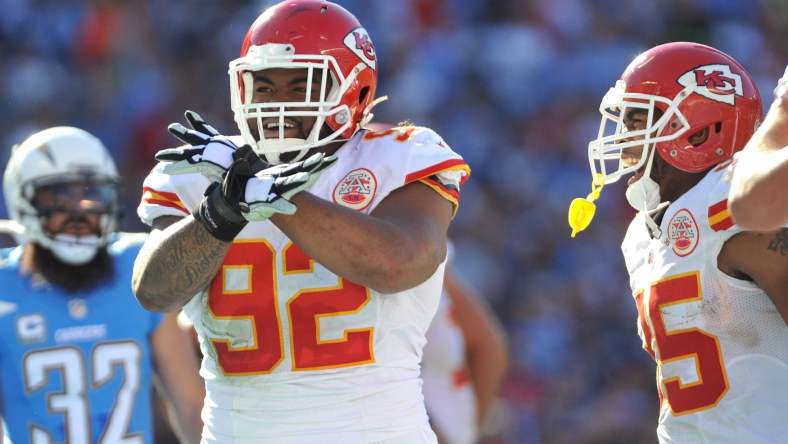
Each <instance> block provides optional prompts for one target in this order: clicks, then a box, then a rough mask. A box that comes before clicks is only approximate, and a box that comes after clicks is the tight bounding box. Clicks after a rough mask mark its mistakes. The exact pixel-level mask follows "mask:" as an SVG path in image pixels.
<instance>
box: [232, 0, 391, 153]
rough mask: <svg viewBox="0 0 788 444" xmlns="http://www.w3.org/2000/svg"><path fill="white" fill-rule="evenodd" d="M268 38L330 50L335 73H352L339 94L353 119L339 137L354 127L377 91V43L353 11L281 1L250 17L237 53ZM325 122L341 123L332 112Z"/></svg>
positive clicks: (304, 0) (309, 1) (318, 2)
mask: <svg viewBox="0 0 788 444" xmlns="http://www.w3.org/2000/svg"><path fill="white" fill-rule="evenodd" d="M269 43H278V44H289V45H292V46H293V48H294V49H295V54H296V55H324V56H332V57H333V58H334V59H335V60H336V62H337V65H338V66H339V69H340V70H341V76H336V74H340V73H334V74H335V78H340V77H341V78H352V79H353V80H352V82H351V84H350V85H348V86H347V89H346V90H345V91H344V93H343V94H342V97H341V99H340V104H342V105H347V106H348V107H349V109H350V111H351V116H350V119H351V122H352V125H351V126H350V127H349V128H348V129H347V130H345V132H343V133H342V137H344V138H349V137H351V136H352V135H353V134H354V133H355V132H356V131H358V126H359V122H360V121H361V118H362V113H363V111H364V110H365V109H366V108H367V106H368V105H369V104H370V102H372V100H374V97H375V90H376V88H377V75H378V64H377V56H376V54H375V47H374V45H373V44H372V41H371V40H370V38H369V35H368V34H367V32H366V30H364V28H363V27H362V26H361V24H360V23H359V21H358V20H357V19H356V17H355V16H353V14H351V13H350V12H348V11H347V10H346V9H345V8H343V7H341V6H339V5H337V4H336V3H332V2H328V1H323V0H286V1H283V2H281V3H278V4H276V5H274V6H272V7H270V8H268V9H266V10H265V11H264V12H263V13H262V14H260V16H259V17H258V18H257V20H255V21H254V23H253V24H252V26H251V27H250V28H249V30H248V31H247V33H246V37H245V38H244V41H243V45H242V46H241V56H242V57H244V56H246V55H247V52H248V51H249V48H250V47H251V46H260V45H265V44H269ZM354 70H355V71H356V75H355V76H354V77H353V76H352V74H353V71H354ZM332 71H333V69H332ZM343 123H344V122H343ZM326 124H328V126H329V127H331V128H332V129H334V130H336V129H338V128H340V127H341V126H342V124H340V123H339V122H337V121H336V119H335V118H333V117H332V118H328V119H326Z"/></svg>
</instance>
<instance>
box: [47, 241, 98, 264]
mask: <svg viewBox="0 0 788 444" xmlns="http://www.w3.org/2000/svg"><path fill="white" fill-rule="evenodd" d="M49 249H50V250H51V251H52V253H53V254H54V255H55V256H57V258H58V259H60V260H61V261H63V262H65V263H67V264H69V265H84V264H86V263H88V262H90V261H91V260H92V259H93V258H94V257H96V254H97V253H98V247H95V246H92V245H81V244H70V243H66V242H59V241H55V242H53V243H52V245H51V246H50V247H49Z"/></svg>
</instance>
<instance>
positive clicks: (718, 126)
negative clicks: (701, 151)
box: [714, 122, 722, 134]
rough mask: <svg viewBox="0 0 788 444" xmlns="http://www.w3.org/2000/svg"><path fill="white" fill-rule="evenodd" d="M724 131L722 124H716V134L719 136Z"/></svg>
mask: <svg viewBox="0 0 788 444" xmlns="http://www.w3.org/2000/svg"><path fill="white" fill-rule="evenodd" d="M720 131H722V122H717V123H715V124H714V132H715V133H717V134H719V133H720Z"/></svg>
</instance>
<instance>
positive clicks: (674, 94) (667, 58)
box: [588, 42, 763, 183]
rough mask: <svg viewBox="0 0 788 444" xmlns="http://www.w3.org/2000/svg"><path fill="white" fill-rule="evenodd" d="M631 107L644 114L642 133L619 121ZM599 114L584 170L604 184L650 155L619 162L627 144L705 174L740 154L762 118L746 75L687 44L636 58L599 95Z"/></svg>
mask: <svg viewBox="0 0 788 444" xmlns="http://www.w3.org/2000/svg"><path fill="white" fill-rule="evenodd" d="M633 110H640V111H645V113H646V115H647V118H646V128H644V129H641V130H631V129H628V128H626V126H625V123H624V120H625V118H626V116H627V113H630V112H631V111H633ZM655 110H659V112H655ZM599 111H600V112H601V113H602V123H601V125H600V128H599V134H598V136H597V138H596V139H595V140H593V141H591V142H590V143H589V146H588V154H589V161H590V163H591V171H592V173H594V175H595V177H597V176H598V175H601V176H604V182H605V183H610V182H615V181H616V180H618V178H619V177H621V176H623V175H626V174H628V173H632V172H634V171H636V170H638V169H639V168H640V167H642V166H643V165H644V163H645V162H646V160H647V159H648V158H649V157H650V156H649V155H648V153H649V152H648V151H647V150H643V151H645V152H644V153H641V155H640V159H639V160H638V161H637V162H631V159H628V161H627V162H623V161H622V159H621V154H622V152H623V150H624V149H626V148H634V147H643V146H645V147H647V149H651V148H652V147H654V148H655V149H656V152H657V153H659V155H660V157H662V159H664V160H665V161H666V162H667V163H668V164H670V165H672V166H674V167H676V168H678V169H680V170H682V171H686V172H688V173H698V172H702V171H705V170H707V169H709V168H710V167H712V166H714V165H716V164H718V163H720V162H723V161H725V160H727V159H729V158H730V157H731V156H732V155H733V153H735V152H736V151H739V150H741V149H742V148H743V147H744V145H745V144H746V143H747V141H748V140H749V139H750V137H751V136H752V134H753V132H754V131H755V129H756V127H757V126H758V124H759V123H760V122H761V120H762V117H763V109H762V105H761V98H760V95H759V94H758V90H757V88H756V87H755V84H754V82H753V80H752V78H751V77H750V75H749V74H748V73H747V71H745V70H744V68H743V67H742V66H741V65H740V64H739V63H738V62H737V61H736V60H734V59H733V58H732V57H730V56H729V55H727V54H725V53H723V52H722V51H718V50H716V49H714V48H711V47H708V46H705V45H701V44H697V43H689V42H675V43H667V44H664V45H660V46H656V47H654V48H651V49H649V50H648V51H646V52H644V53H642V54H640V55H639V56H638V57H637V58H635V60H633V61H632V63H630V64H629V66H628V67H627V68H626V70H625V71H624V74H622V76H621V79H620V80H619V81H618V82H616V85H615V87H613V88H611V89H610V90H609V91H608V93H607V94H605V97H604V98H603V99H602V103H601V105H600V106H599ZM611 123H612V124H613V125H614V127H610V124H611ZM704 129H708V137H707V138H706V140H705V141H703V142H702V143H699V144H697V143H696V144H695V145H693V143H691V142H690V138H691V137H692V136H693V135H695V134H696V133H698V132H699V131H702V130H704ZM630 151H631V150H630ZM630 154H631V153H630ZM643 154H645V155H643ZM609 162H614V163H613V164H612V165H611V164H609ZM608 166H610V167H611V168H609V169H608ZM609 170H610V171H609Z"/></svg>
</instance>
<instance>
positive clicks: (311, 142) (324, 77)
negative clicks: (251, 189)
mask: <svg viewBox="0 0 788 444" xmlns="http://www.w3.org/2000/svg"><path fill="white" fill-rule="evenodd" d="M271 68H295V69H306V70H307V83H308V84H309V86H308V87H307V91H310V90H311V87H310V86H311V85H312V82H320V88H319V90H320V94H319V96H320V97H312V95H311V94H309V93H307V94H306V96H305V98H304V100H303V101H301V102H269V103H254V102H253V101H252V97H253V82H254V79H253V72H255V71H261V70H265V69H271ZM377 73H378V61H377V57H376V55H375V47H374V46H373V45H372V41H371V40H370V38H369V34H367V31H366V30H365V29H364V28H363V27H362V26H361V24H360V23H359V22H358V20H357V19H356V18H355V17H354V16H353V15H352V14H351V13H350V12H348V11H347V10H345V9H344V8H343V7H341V6H339V5H337V4H335V3H331V2H328V1H323V0H285V1H283V2H281V3H278V4H276V5H274V6H272V7H270V8H268V9H266V10H265V11H264V12H263V13H262V14H261V15H260V16H259V17H258V18H257V20H255V22H254V23H253V24H252V26H251V27H250V28H249V31H248V32H247V33H246V37H245V38H244V42H243V46H242V47H241V57H240V58H238V59H236V60H233V61H232V62H230V70H229V74H230V89H231V104H232V105H231V106H232V110H233V113H234V115H235V121H236V123H237V124H238V128H239V129H240V131H241V135H242V136H243V138H244V140H245V142H246V143H248V144H250V145H251V146H252V147H254V148H255V150H256V151H257V152H258V153H260V154H262V155H265V156H266V158H267V159H268V160H269V161H271V162H278V161H279V154H281V153H285V152H291V151H302V153H301V154H300V155H299V157H300V156H303V154H304V153H306V152H307V151H308V150H309V149H311V148H314V147H318V146H322V145H325V144H327V143H329V142H331V141H332V140H335V139H337V138H342V139H348V138H350V137H351V136H353V134H355V133H356V131H358V130H359V128H360V127H361V126H362V124H363V123H364V122H363V121H364V120H365V118H366V117H367V112H368V108H369V107H370V104H372V103H373V101H374V98H375V89H376V87H377ZM292 116H302V117H316V119H317V120H316V122H315V124H314V126H313V127H312V129H311V131H310V132H309V136H308V137H307V138H306V139H292V138H285V137H284V119H285V117H292ZM272 117H273V118H278V119H279V137H277V138H271V137H269V138H267V139H266V137H265V135H264V131H263V119H269V121H270V118H272ZM255 122H256V123H255ZM255 124H256V125H257V134H259V140H256V139H255V137H254V136H253V134H252V131H251V130H250V125H255ZM324 125H325V126H328V127H329V128H330V129H331V130H332V132H331V134H328V135H325V137H321V134H320V133H321V129H322V128H323V127H324ZM324 134H325V133H324Z"/></svg>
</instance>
